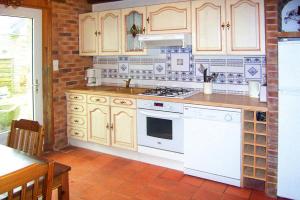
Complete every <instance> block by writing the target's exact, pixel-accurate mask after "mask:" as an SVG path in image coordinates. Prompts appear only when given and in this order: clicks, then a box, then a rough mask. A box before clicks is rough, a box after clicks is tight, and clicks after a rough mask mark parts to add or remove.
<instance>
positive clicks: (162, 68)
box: [154, 63, 166, 74]
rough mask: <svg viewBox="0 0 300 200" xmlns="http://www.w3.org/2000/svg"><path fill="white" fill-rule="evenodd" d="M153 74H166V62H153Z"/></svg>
mask: <svg viewBox="0 0 300 200" xmlns="http://www.w3.org/2000/svg"><path fill="white" fill-rule="evenodd" d="M154 74H166V63H155V64H154Z"/></svg>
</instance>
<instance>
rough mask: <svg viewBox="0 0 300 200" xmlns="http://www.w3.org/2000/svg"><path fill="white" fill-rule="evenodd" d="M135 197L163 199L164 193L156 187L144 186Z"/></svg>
mask: <svg viewBox="0 0 300 200" xmlns="http://www.w3.org/2000/svg"><path fill="white" fill-rule="evenodd" d="M135 197H136V198H137V199H141V200H163V199H165V198H166V193H165V192H163V191H161V190H158V189H156V188H152V187H144V188H143V189H142V190H141V191H140V192H139V193H138V194H137V195H136V196H135Z"/></svg>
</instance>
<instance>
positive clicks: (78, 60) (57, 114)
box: [52, 0, 92, 148]
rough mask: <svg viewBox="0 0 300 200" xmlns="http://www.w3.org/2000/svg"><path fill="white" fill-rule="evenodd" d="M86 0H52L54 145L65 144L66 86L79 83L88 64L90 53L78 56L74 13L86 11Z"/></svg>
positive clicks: (87, 10) (87, 8) (60, 145)
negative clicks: (55, 66) (55, 68)
mask: <svg viewBox="0 0 300 200" xmlns="http://www.w3.org/2000/svg"><path fill="white" fill-rule="evenodd" d="M91 10H92V7H91V5H90V4H87V1H86V0H66V3H57V2H52V13H53V17H52V26H53V27H52V54H53V59H58V60H59V67H60V69H59V71H55V72H53V114H54V122H53V123H54V124H53V129H54V137H55V145H54V148H61V147H64V146H65V145H66V144H67V137H66V126H67V125H66V124H67V122H66V119H67V116H66V112H67V111H66V99H65V91H66V89H68V88H70V87H74V86H83V85H84V84H85V82H84V70H85V69H86V68H87V67H88V66H91V65H92V57H81V56H79V46H78V45H79V44H78V14H81V13H86V12H90V11H91Z"/></svg>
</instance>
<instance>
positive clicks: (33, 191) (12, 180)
mask: <svg viewBox="0 0 300 200" xmlns="http://www.w3.org/2000/svg"><path fill="white" fill-rule="evenodd" d="M53 168H54V162H53V161H51V162H48V163H38V164H33V165H30V166H28V167H26V168H23V169H21V170H18V171H16V172H13V173H11V174H7V175H5V176H1V177H0V194H5V193H6V194H7V198H6V199H7V200H13V199H20V200H28V199H32V200H38V198H39V196H42V197H43V200H51V197H52V184H53ZM41 191H42V193H41Z"/></svg>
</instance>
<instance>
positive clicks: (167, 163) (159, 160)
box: [69, 138, 183, 171]
mask: <svg viewBox="0 0 300 200" xmlns="http://www.w3.org/2000/svg"><path fill="white" fill-rule="evenodd" d="M69 144H70V145H72V146H76V147H81V148H85V149H89V150H93V151H97V152H101V153H106V154H110V155H114V156H118V157H122V158H127V159H131V160H136V161H140V162H145V163H149V164H153V165H158V166H162V167H167V168H170V169H175V170H179V171H183V161H178V160H172V159H167V158H163V157H158V156H154V155H148V154H146V153H141V152H136V151H130V150H125V149H119V148H114V147H108V146H104V145H99V144H96V143H91V142H85V141H80V140H76V139H72V138H69ZM143 152H147V151H145V149H144V148H143ZM164 155H166V154H164ZM180 159H181V158H180Z"/></svg>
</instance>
